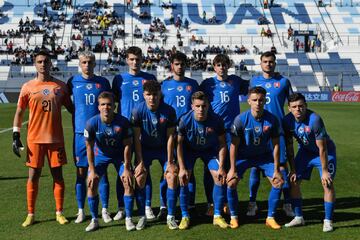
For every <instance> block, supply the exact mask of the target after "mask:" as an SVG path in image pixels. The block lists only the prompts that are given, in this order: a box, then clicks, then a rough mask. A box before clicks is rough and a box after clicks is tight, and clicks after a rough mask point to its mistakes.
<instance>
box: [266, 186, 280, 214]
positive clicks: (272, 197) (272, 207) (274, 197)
mask: <svg viewBox="0 0 360 240" xmlns="http://www.w3.org/2000/svg"><path fill="white" fill-rule="evenodd" d="M280 195H281V188H274V187H272V188H271V191H270V194H269V199H268V217H274V216H275V213H276V208H277V205H278V203H279V200H280Z"/></svg>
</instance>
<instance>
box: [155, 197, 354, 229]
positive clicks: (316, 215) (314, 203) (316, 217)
mask: <svg viewBox="0 0 360 240" xmlns="http://www.w3.org/2000/svg"><path fill="white" fill-rule="evenodd" d="M323 202H324V200H323V198H310V199H304V200H303V214H304V218H305V220H306V225H313V224H320V223H322V221H323V219H324V205H323ZM247 204H248V202H247V201H240V202H239V223H240V225H247V224H265V220H266V217H267V201H258V202H257V204H258V207H259V211H258V214H257V216H255V217H248V216H246V211H247ZM359 207H360V198H357V197H344V198H337V199H336V205H335V213H334V221H335V222H336V223H340V222H347V221H353V220H358V219H360V211H358V212H347V211H346V210H347V209H354V208H359ZM206 210H207V203H198V204H196V207H195V209H194V210H191V211H190V215H191V227H194V226H197V225H202V224H211V223H212V217H208V216H206V215H205V212H206ZM176 212H177V215H176V219H178V220H180V219H181V214H180V213H181V211H180V208H179V207H178V208H177V210H176ZM157 213H158V208H154V214H157ZM276 218H277V221H278V222H279V224H281V225H283V224H285V223H287V222H289V221H290V220H291V219H292V218H291V217H287V216H286V215H285V213H284V212H283V211H282V203H280V204H279V206H278V211H277V215H276ZM225 219H226V220H227V221H230V217H229V216H226V215H225ZM161 224H166V220H164V221H158V220H154V221H149V222H148V225H149V226H154V225H161ZM359 225H360V224H354V225H350V226H344V227H337V228H352V227H358V226H359Z"/></svg>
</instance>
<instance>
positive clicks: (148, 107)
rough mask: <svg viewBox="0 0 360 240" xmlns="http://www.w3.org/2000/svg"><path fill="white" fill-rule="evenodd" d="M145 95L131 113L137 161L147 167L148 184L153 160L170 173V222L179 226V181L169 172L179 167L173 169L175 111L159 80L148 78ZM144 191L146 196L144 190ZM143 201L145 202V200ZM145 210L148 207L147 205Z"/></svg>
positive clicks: (168, 192) (168, 218) (168, 191)
mask: <svg viewBox="0 0 360 240" xmlns="http://www.w3.org/2000/svg"><path fill="white" fill-rule="evenodd" d="M143 95H144V99H145V102H142V103H140V104H139V105H138V106H136V107H135V108H134V109H133V111H132V116H131V123H132V125H133V129H134V145H135V156H136V160H137V161H138V162H140V163H141V164H143V166H142V167H143V168H146V172H147V179H146V185H149V184H150V183H151V177H150V166H151V163H152V161H153V160H154V159H158V160H159V162H160V164H161V166H162V168H163V169H164V170H167V173H169V174H168V175H169V176H168V177H169V179H168V180H169V181H170V179H172V181H170V182H169V184H168V185H169V187H168V189H167V194H166V195H167V200H168V208H169V210H168V217H167V223H168V226H169V228H170V229H177V228H178V226H177V223H176V222H175V210H176V198H177V196H176V182H177V181H176V182H175V178H174V177H172V178H170V175H174V173H173V172H169V171H170V170H171V169H172V170H175V169H176V168H174V167H175V165H174V151H173V150H174V134H175V126H176V113H175V110H174V109H173V108H172V107H171V106H170V105H168V104H166V103H164V102H163V101H162V100H161V85H160V83H158V82H156V81H146V82H145V83H144V85H143ZM165 163H168V164H167V169H166V168H164V167H166V166H165ZM146 188H147V186H146ZM144 190H145V189H144ZM139 194H140V193H139ZM141 194H142V195H143V196H145V192H144V193H141ZM150 200H151V199H150ZM142 201H144V202H145V200H142ZM143 209H144V210H145V206H143ZM144 213H145V212H144Z"/></svg>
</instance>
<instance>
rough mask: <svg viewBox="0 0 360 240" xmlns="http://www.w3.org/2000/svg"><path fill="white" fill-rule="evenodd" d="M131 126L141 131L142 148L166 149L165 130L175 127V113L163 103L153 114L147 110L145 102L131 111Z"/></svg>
mask: <svg viewBox="0 0 360 240" xmlns="http://www.w3.org/2000/svg"><path fill="white" fill-rule="evenodd" d="M131 124H132V125H133V126H134V127H139V128H140V129H141V144H142V145H143V146H145V147H147V148H160V147H164V148H166V146H167V129H168V128H171V127H175V126H176V113H175V110H174V109H173V108H172V107H171V106H170V105H168V104H166V103H164V102H161V103H160V105H159V108H158V109H157V110H156V111H155V112H153V111H151V110H149V109H148V107H147V106H146V102H142V103H140V104H139V105H138V106H136V107H135V108H134V109H133V111H132V115H131Z"/></svg>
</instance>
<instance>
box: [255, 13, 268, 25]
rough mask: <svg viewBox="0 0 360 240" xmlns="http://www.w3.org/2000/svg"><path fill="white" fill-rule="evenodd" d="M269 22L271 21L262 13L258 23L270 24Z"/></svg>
mask: <svg viewBox="0 0 360 240" xmlns="http://www.w3.org/2000/svg"><path fill="white" fill-rule="evenodd" d="M268 23H269V21H268V20H267V18H266V17H265V16H264V15H261V16H260V17H259V18H258V21H257V24H258V25H265V24H268Z"/></svg>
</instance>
